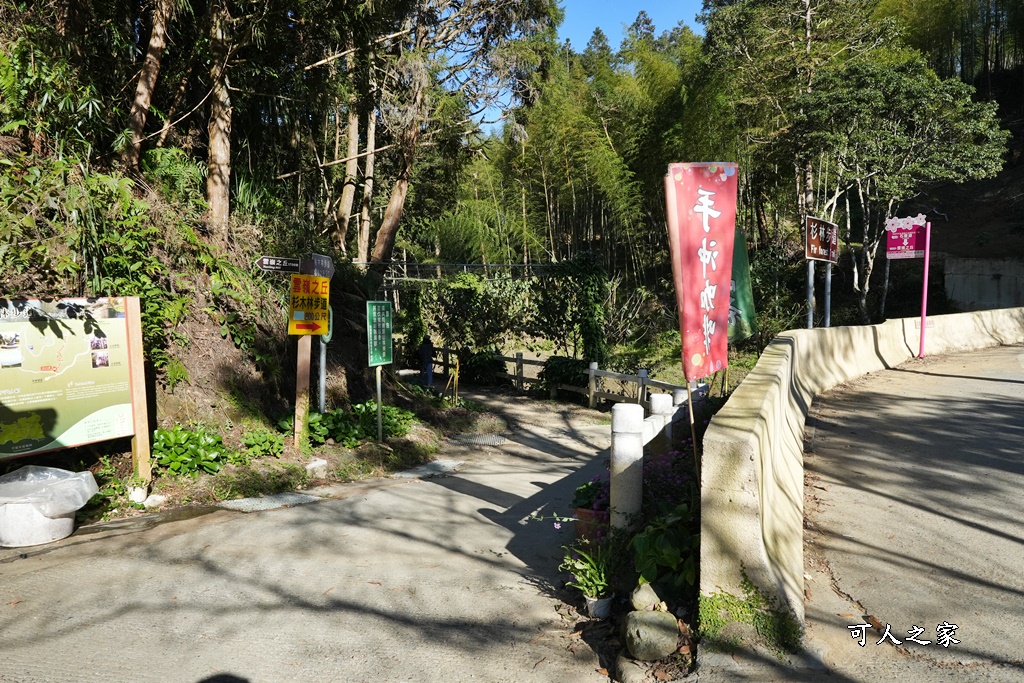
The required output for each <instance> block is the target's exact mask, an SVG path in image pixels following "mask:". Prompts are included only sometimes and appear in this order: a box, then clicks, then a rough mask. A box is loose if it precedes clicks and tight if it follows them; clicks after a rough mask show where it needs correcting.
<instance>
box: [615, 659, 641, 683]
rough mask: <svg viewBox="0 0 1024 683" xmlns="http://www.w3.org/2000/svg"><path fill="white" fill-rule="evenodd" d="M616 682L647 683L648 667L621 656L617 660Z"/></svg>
mask: <svg viewBox="0 0 1024 683" xmlns="http://www.w3.org/2000/svg"><path fill="white" fill-rule="evenodd" d="M615 680H616V681H618V682H619V683H647V668H646V665H642V664H639V663H637V662H636V661H634V660H632V659H630V658H629V657H627V656H626V655H624V654H620V655H619V656H618V657H617V658H616V659H615Z"/></svg>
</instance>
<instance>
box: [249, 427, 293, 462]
mask: <svg viewBox="0 0 1024 683" xmlns="http://www.w3.org/2000/svg"><path fill="white" fill-rule="evenodd" d="M242 445H244V446H245V453H246V455H248V456H249V457H250V458H265V457H274V458H278V457H280V456H281V454H282V453H283V452H284V436H283V435H281V434H278V433H276V432H272V431H271V430H269V429H267V428H265V427H260V428H257V429H250V430H249V431H248V432H246V433H245V436H244V437H243V438H242Z"/></svg>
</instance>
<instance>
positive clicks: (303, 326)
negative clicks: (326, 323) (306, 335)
mask: <svg viewBox="0 0 1024 683" xmlns="http://www.w3.org/2000/svg"><path fill="white" fill-rule="evenodd" d="M295 329H297V330H312V331H314V332H316V331H317V330H319V329H320V323H295Z"/></svg>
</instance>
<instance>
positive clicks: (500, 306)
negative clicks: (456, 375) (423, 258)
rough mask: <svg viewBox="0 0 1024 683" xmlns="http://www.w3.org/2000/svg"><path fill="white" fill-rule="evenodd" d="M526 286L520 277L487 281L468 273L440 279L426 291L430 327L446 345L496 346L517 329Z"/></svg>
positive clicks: (522, 312) (483, 347)
mask: <svg viewBox="0 0 1024 683" xmlns="http://www.w3.org/2000/svg"><path fill="white" fill-rule="evenodd" d="M527 287H528V285H527V284H526V283H525V282H523V281H515V280H502V281H488V280H485V279H483V278H481V277H479V276H477V275H473V274H471V273H463V274H461V275H458V276H456V277H454V278H452V279H451V280H446V281H443V282H440V283H438V284H437V285H435V286H434V287H433V289H432V290H430V292H429V294H428V296H429V306H430V310H431V322H432V327H433V328H434V329H436V330H437V331H438V334H439V335H440V337H441V339H442V341H443V342H444V345H445V346H448V347H450V348H456V349H463V348H468V349H477V350H480V349H487V348H491V347H493V346H500V345H501V344H502V343H503V342H504V341H505V340H506V339H508V338H509V337H510V336H511V335H512V334H513V333H517V332H519V329H518V328H519V327H521V320H522V316H523V314H524V311H525V306H526V301H527V297H526V296H525V295H526V289H527ZM517 322H518V323H519V325H517Z"/></svg>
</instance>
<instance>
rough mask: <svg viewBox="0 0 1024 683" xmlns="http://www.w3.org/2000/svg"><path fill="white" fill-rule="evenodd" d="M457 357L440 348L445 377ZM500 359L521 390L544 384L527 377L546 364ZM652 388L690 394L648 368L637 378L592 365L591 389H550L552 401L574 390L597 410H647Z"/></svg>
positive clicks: (519, 357) (518, 356)
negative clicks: (600, 405)
mask: <svg viewBox="0 0 1024 683" xmlns="http://www.w3.org/2000/svg"><path fill="white" fill-rule="evenodd" d="M454 355H455V351H454V349H447V348H444V347H441V348H438V349H436V351H435V356H434V363H435V365H440V366H441V372H442V373H443V374H445V375H447V374H448V373H449V371H450V369H451V368H452V367H454V366H455V363H454V360H453V356H454ZM498 359H499V360H501V361H503V362H504V363H505V364H506V365H505V370H506V371H505V372H504V373H499V375H498V377H500V378H502V379H507V380H509V381H510V382H511V383H512V386H513V387H515V389H516V390H517V391H526V389H527V387H528V385H534V384H539V383H540V380H539V379H537V378H536V377H527V376H526V374H525V372H524V368H525V367H528V366H534V367H544V361H541V360H529V359H527V358H523V354H522V353H521V352H519V353H516V355H515V356H512V357H509V356H498ZM508 364H512V365H513V369H512V372H508V369H509V368H508ZM604 380H612V381H616V382H619V383H620V384H622V385H623V391H622V392H614V391H606V390H605V386H604ZM629 385H635V387H632V388H630V389H629V390H627V387H628V386H629ZM652 389H657V390H660V391H662V392H665V393H669V394H675V392H677V391H681V392H683V395H684V396H685V393H686V387H685V386H681V385H679V384H671V383H669V382H661V381H659V380H656V379H651V378H650V377H649V376H648V374H647V370H646V369H644V368H641V369H640V370H639V373H638V374H636V375H628V374H624V373H621V372H612V371H611V370H601V369H600V368H598V367H597V363H591V364H590V367H589V368H587V386H585V387H583V386H575V385H572V384H558V385H556V386H553V387H550V390H551V398H554V397H555V394H556V393H557V392H558V391H570V392H573V393H576V394H581V395H583V396H586V397H587V405H588V406H590V407H591V408H594V407H596V406H597V402H598V401H599V400H602V399H603V400H605V401H611V402H613V403H636V404H639V405H643V406H645V407H646V406H648V403H649V401H648V395H649V393H650V390H652ZM676 399H677V401H676V402H677V403H678V402H680V400H681V399H680V398H679V397H678V396H676Z"/></svg>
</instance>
